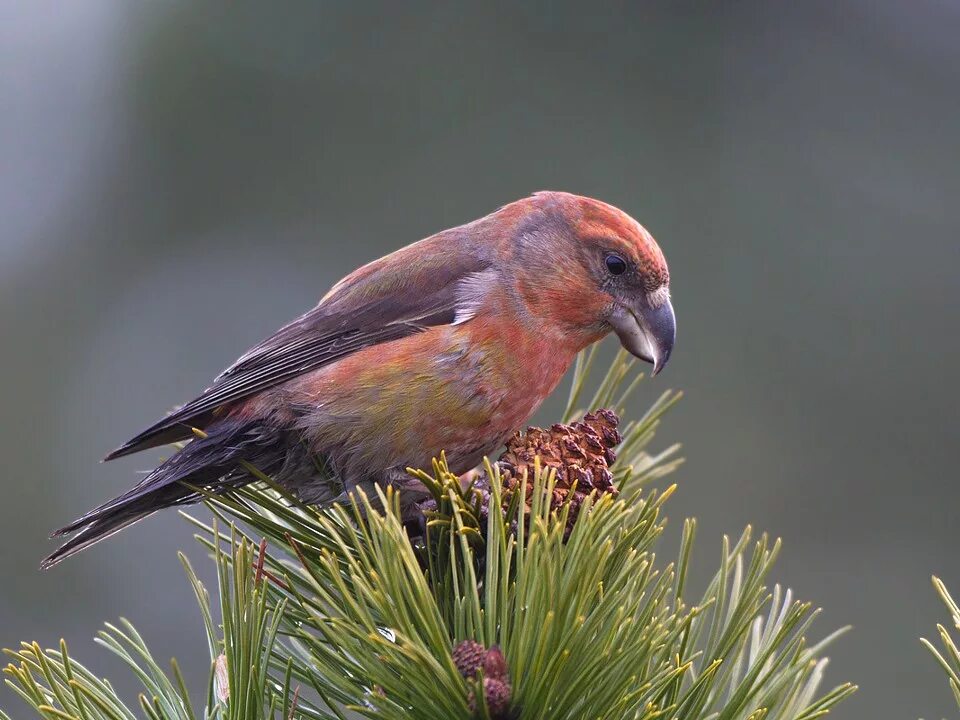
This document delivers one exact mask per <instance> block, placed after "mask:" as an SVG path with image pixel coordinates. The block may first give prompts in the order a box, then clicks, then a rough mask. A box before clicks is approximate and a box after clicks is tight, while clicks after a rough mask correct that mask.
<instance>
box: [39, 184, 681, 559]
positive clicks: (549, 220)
mask: <svg viewBox="0 0 960 720" xmlns="http://www.w3.org/2000/svg"><path fill="white" fill-rule="evenodd" d="M611 332H613V333H615V334H616V335H617V337H618V338H619V340H620V343H621V344H622V345H623V347H624V348H625V349H626V350H628V351H629V352H630V353H631V354H633V355H634V356H636V357H638V358H640V359H642V360H644V361H646V362H648V363H651V364H652V366H653V369H652V374H654V375H656V374H657V373H659V372H660V371H661V370H662V369H663V367H664V366H665V365H666V364H667V361H668V360H669V359H670V354H671V351H672V349H673V345H674V340H675V336H676V320H675V316H674V311H673V307H672V305H671V300H670V275H669V271H668V268H667V263H666V260H665V258H664V255H663V252H662V251H661V249H660V247H659V246H658V244H657V242H656V241H655V240H654V238H653V236H652V235H651V234H650V233H649V232H648V231H647V230H646V229H645V228H644V227H643V226H642V225H641V224H640V223H638V222H637V221H636V220H634V219H633V218H632V217H630V216H629V215H627V214H626V213H625V212H623V211H622V210H620V209H618V208H616V207H614V206H612V205H609V204H607V203H604V202H602V201H599V200H595V199H592V198H588V197H584V196H580V195H575V194H571V193H566V192H555V191H541V192H537V193H534V194H532V195H530V196H528V197H524V198H522V199H520V200H517V201H515V202H511V203H509V204H507V205H504V206H502V207H500V208H499V209H497V210H495V211H494V212H492V213H490V214H488V215H486V216H484V217H482V218H480V219H478V220H474V221H473V222H469V223H467V224H465V225H461V226H458V227H454V228H451V229H448V230H444V231H441V232H439V233H437V234H435V235H432V236H430V237H427V238H425V239H423V240H420V241H418V242H414V243H412V244H410V245H407V246H406V247H403V248H401V249H399V250H396V251H394V252H393V253H391V254H389V255H386V256H384V257H382V258H380V259H378V260H374V261H372V262H370V263H368V264H366V265H364V266H362V267H360V268H359V269H357V270H355V271H354V272H353V273H351V274H349V275H347V276H346V277H344V278H343V279H342V280H340V281H339V282H338V283H336V284H335V285H334V286H333V288H332V289H330V291H329V292H327V293H326V295H324V296H323V297H322V298H321V300H320V301H319V303H318V304H317V305H316V306H315V307H314V308H313V309H311V310H309V311H308V312H306V313H305V314H303V315H301V316H300V317H298V318H296V319H295V320H293V321H292V322H290V323H289V324H287V325H285V326H283V327H282V328H280V329H279V330H278V331H276V332H275V333H274V334H273V335H270V336H269V337H268V338H267V339H265V340H264V341H262V342H261V343H259V344H257V345H255V346H254V347H253V348H252V349H250V350H249V351H247V352H246V353H245V354H243V355H242V356H241V357H240V358H239V359H238V360H237V361H236V362H235V363H233V364H232V365H231V366H230V367H228V368H227V369H226V370H224V371H223V372H222V373H221V374H220V375H218V376H217V377H216V378H215V379H214V381H213V383H212V384H211V385H210V387H208V388H207V389H206V390H204V391H203V392H202V393H201V394H200V395H199V396H197V397H196V398H195V399H193V400H191V401H190V402H188V403H186V404H185V405H183V406H181V407H179V409H176V410H174V411H173V412H172V413H170V414H168V415H167V416H166V417H164V418H162V419H161V420H159V421H158V422H156V423H155V424H153V425H151V426H150V427H148V428H147V429H146V430H144V431H143V432H141V433H140V434H138V435H136V436H135V437H133V438H132V439H130V440H129V441H127V442H125V443H124V444H123V445H121V446H120V447H118V448H117V449H116V450H114V451H112V452H111V453H109V454H108V455H107V456H106V458H104V459H105V460H113V459H115V458H120V457H124V456H127V455H130V454H132V453H136V452H140V451H142V450H146V449H148V448H154V447H157V446H160V445H165V444H172V443H177V442H183V441H188V442H186V444H185V445H183V446H182V447H181V449H179V450H178V451H177V452H175V453H174V454H172V455H171V456H170V457H169V458H168V459H166V460H165V461H164V462H162V463H161V464H160V465H159V466H157V467H156V469H155V470H153V471H152V472H150V473H149V474H147V475H146V476H145V477H144V478H143V479H142V480H141V481H140V482H139V483H138V484H137V485H136V486H134V487H133V488H131V489H130V490H129V491H127V492H125V493H123V494H122V495H120V496H118V497H116V498H114V499H112V500H110V501H108V502H106V503H104V504H103V505H100V506H99V507H97V508H94V509H93V510H91V511H90V512H88V513H86V514H85V515H83V516H82V517H80V518H78V519H77V520H75V521H73V522H71V523H70V524H68V525H66V526H64V527H63V528H61V529H59V530H57V531H55V532H54V533H53V535H52V537H64V536H67V535H72V537H70V538H69V539H68V540H66V542H64V544H63V545H61V546H60V547H59V548H58V549H57V550H56V551H55V552H54V553H53V554H51V555H50V556H49V557H47V558H46V559H45V560H44V561H43V562H42V564H41V567H43V568H49V567H51V566H53V565H55V564H56V563H58V562H60V561H61V560H63V559H65V558H67V557H70V556H71V555H74V554H75V553H77V552H80V551H81V550H83V549H85V548H87V547H89V546H91V545H93V544H94V543H96V542H98V541H100V540H102V539H104V538H106V537H108V536H110V535H113V534H114V533H117V532H119V531H120V530H122V529H124V528H126V527H128V526H129V525H131V524H133V523H135V522H137V521H138V520H140V519H142V518H145V517H147V516H148V515H151V514H153V513H154V512H156V511H158V510H161V509H163V508H168V507H174V506H180V505H184V504H188V503H192V502H196V501H198V500H200V499H202V497H203V493H200V492H198V489H201V488H202V489H203V490H204V491H206V492H212V493H222V492H225V491H228V490H229V489H231V488H236V487H238V486H242V485H245V484H247V483H250V482H253V481H254V480H255V474H256V471H259V472H262V473H265V474H267V475H269V476H272V478H273V479H274V481H275V482H276V483H278V484H279V485H280V486H281V487H284V488H286V489H287V490H289V491H290V492H291V493H293V494H295V495H297V496H298V497H299V499H300V500H302V501H303V502H305V503H308V504H316V505H320V506H327V505H330V504H332V503H336V502H344V501H345V500H347V499H348V498H349V494H350V492H351V491H353V490H355V489H356V488H358V487H359V488H362V489H370V488H372V487H373V485H374V484H375V483H379V484H380V485H381V486H386V485H393V486H394V487H396V488H397V489H398V490H399V492H400V496H401V502H402V503H403V502H405V501H409V502H415V501H417V500H420V499H423V498H424V497H425V488H424V487H423V486H422V485H420V484H419V483H417V482H416V481H415V480H413V479H412V476H411V475H410V474H408V472H407V469H408V468H411V467H414V468H416V467H429V465H430V463H431V462H432V459H433V458H434V457H437V456H439V454H440V453H441V451H442V452H444V453H445V456H446V459H447V462H448V465H449V467H450V469H451V471H453V472H456V473H457V474H461V473H466V472H468V471H469V470H471V469H472V468H475V467H476V466H477V465H478V464H479V463H481V462H482V460H483V458H484V457H486V456H489V455H490V454H491V453H493V452H494V451H495V450H496V449H497V448H498V447H500V446H502V445H503V444H504V443H505V442H506V440H507V439H509V438H510V437H511V436H512V435H513V433H514V432H515V431H516V430H517V429H518V428H520V427H522V426H523V425H524V423H525V422H526V421H527V420H528V419H529V418H530V416H531V415H533V413H534V412H535V411H536V410H537V409H538V408H539V407H540V405H541V403H542V402H543V401H544V400H545V399H546V398H547V397H548V396H549V395H550V393H551V392H552V391H553V390H554V389H555V387H556V386H557V384H558V383H559V382H560V380H561V379H562V378H563V376H564V375H565V373H566V372H567V370H568V369H569V367H570V366H571V364H572V363H573V361H574V359H575V358H576V356H577V353H579V352H580V351H581V350H583V349H585V348H587V347H588V346H590V345H592V344H593V343H595V342H598V341H599V340H601V339H602V338H603V337H605V336H606V335H608V334H609V333H611ZM252 469H255V470H254V472H253V473H251V470H252Z"/></svg>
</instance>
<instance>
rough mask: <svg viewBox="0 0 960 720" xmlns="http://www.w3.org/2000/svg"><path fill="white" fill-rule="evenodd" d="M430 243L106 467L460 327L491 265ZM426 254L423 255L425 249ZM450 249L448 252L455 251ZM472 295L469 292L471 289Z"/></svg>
mask: <svg viewBox="0 0 960 720" xmlns="http://www.w3.org/2000/svg"><path fill="white" fill-rule="evenodd" d="M437 239H438V238H437V237H436V236H435V237H434V238H430V239H428V240H426V241H421V243H416V244H415V245H412V246H408V247H406V248H403V249H402V250H399V251H397V252H395V253H393V254H391V255H388V256H386V257H384V258H381V259H380V260H377V261H374V262H372V263H370V264H369V265H366V266H364V267H362V268H360V269H359V270H357V271H355V272H354V273H353V274H351V275H348V276H347V277H346V278H344V279H343V280H341V281H340V282H339V283H338V284H337V285H335V286H334V288H333V289H332V290H331V291H330V292H329V293H328V294H327V295H326V296H325V297H324V298H323V299H322V300H321V301H320V304H319V305H317V307H315V308H314V309H313V310H310V311H309V312H307V313H306V314H304V315H302V316H301V317H299V318H297V319H296V320H294V321H293V322H291V323H289V324H288V325H286V326H284V327H282V328H281V329H280V330H278V331H277V332H276V333H274V334H273V335H271V336H270V337H268V338H267V339H266V340H264V341H263V342H261V343H260V344H258V345H256V346H255V347H253V348H252V349H251V350H249V351H248V352H247V353H245V354H244V355H243V356H242V357H240V358H239V359H238V360H237V361H236V362H235V363H234V364H233V365H231V366H230V367H229V368H227V369H226V370H224V371H223V372H222V373H221V374H220V375H219V376H218V377H217V378H216V379H215V380H214V382H213V384H212V385H211V386H210V387H209V388H207V389H206V390H205V391H204V392H203V394H201V395H200V396H199V397H197V398H195V399H194V400H192V401H190V402H189V403H187V404H186V405H184V406H183V407H181V408H180V409H178V410H176V411H175V412H173V413H172V414H170V415H168V416H167V417H165V418H164V419H162V420H160V421H159V422H157V423H156V424H154V425H152V426H151V427H149V428H147V429H146V430H144V431H143V432H142V433H140V434H139V435H137V436H136V437H134V438H132V439H131V440H129V441H128V442H126V443H124V444H123V445H121V446H120V447H119V448H117V449H116V450H114V451H113V452H111V453H110V454H109V455H107V457H106V458H105V459H107V460H112V459H114V458H117V457H122V456H124V455H129V454H131V453H134V452H138V451H140V450H145V449H147V448H150V447H155V446H157V445H162V444H164V443H170V442H175V441H177V440H183V439H186V438H189V437H191V436H192V429H191V428H193V427H204V426H205V425H206V424H207V423H208V422H209V421H210V420H212V419H213V417H214V416H215V414H216V412H217V410H218V409H220V408H223V407H224V406H226V405H229V404H230V403H232V402H234V401H236V400H240V399H242V398H245V397H249V396H251V395H253V394H255V393H257V392H260V391H261V390H265V389H267V388H270V387H273V386H276V385H279V384H280V383H283V382H285V381H287V380H290V379H291V378H294V377H296V376H298V375H302V374H304V373H307V372H310V371H312V370H316V369H317V368H320V367H322V366H324V365H327V364H329V363H332V362H334V361H336V360H338V359H340V358H343V357H345V356H347V355H349V354H351V353H354V352H356V351H358V350H360V349H362V348H365V347H369V346H371V345H376V344H379V343H384V342H389V341H391V340H397V339H400V338H403V337H406V336H407V335H412V334H414V333H418V332H422V331H423V330H426V329H427V328H429V327H432V326H436V325H446V324H451V323H454V322H460V321H462V320H463V319H464V314H463V313H462V312H461V314H460V315H459V316H458V310H465V311H466V312H468V313H469V312H470V308H469V307H466V308H461V307H460V305H468V304H469V303H471V302H475V291H473V290H472V288H473V287H475V285H476V284H477V283H476V280H477V278H478V277H485V276H486V275H487V274H488V273H489V272H491V271H490V264H489V263H488V262H487V261H486V260H484V259H483V258H481V257H480V256H479V254H476V253H469V252H459V253H458V252H449V251H448V252H441V251H439V250H440V248H437V247H432V246H431V245H427V243H430V242H431V241H435V240H437ZM418 246H420V247H418ZM448 248H449V246H448ZM465 287H466V288H467V289H466V292H465V291H464V288H465Z"/></svg>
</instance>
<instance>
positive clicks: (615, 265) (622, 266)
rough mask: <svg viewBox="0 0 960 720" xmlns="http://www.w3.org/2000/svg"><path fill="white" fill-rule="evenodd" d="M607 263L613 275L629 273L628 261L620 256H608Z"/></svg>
mask: <svg viewBox="0 0 960 720" xmlns="http://www.w3.org/2000/svg"><path fill="white" fill-rule="evenodd" d="M605 262H606V263H607V270H609V271H610V274H611V275H623V274H624V273H625V272H626V271H627V261H626V260H624V259H623V258H622V257H620V256H619V255H614V254H612V253H611V254H610V255H607V257H606V259H605Z"/></svg>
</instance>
